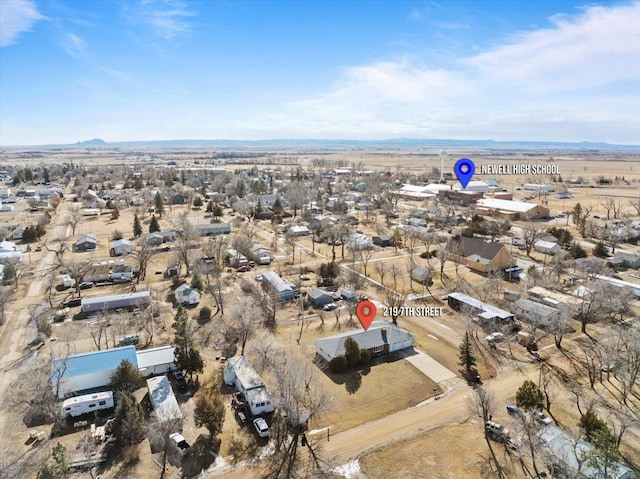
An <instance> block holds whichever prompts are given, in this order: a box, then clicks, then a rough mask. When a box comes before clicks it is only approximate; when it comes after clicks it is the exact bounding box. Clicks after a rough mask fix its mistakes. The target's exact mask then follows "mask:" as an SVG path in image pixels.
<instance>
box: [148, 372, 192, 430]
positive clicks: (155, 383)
mask: <svg viewBox="0 0 640 479" xmlns="http://www.w3.org/2000/svg"><path fill="white" fill-rule="evenodd" d="M147 388H148V389H149V399H150V400H151V405H152V406H153V410H154V411H155V413H156V417H157V418H158V421H160V422H161V423H162V422H167V421H179V420H181V419H183V418H184V416H183V415H182V411H181V410H180V406H178V401H177V400H176V397H175V395H174V394H173V389H171V383H170V382H169V379H168V378H167V376H166V375H164V374H163V375H162V376H156V377H154V378H149V379H147Z"/></svg>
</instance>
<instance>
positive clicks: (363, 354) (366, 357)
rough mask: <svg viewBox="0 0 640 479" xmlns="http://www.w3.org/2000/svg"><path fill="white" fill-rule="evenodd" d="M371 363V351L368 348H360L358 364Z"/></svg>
mask: <svg viewBox="0 0 640 479" xmlns="http://www.w3.org/2000/svg"><path fill="white" fill-rule="evenodd" d="M370 363H371V352H370V351H369V350H368V349H365V348H362V349H361V350H360V359H359V360H358V364H359V365H360V366H369V364H370Z"/></svg>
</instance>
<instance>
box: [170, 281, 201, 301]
mask: <svg viewBox="0 0 640 479" xmlns="http://www.w3.org/2000/svg"><path fill="white" fill-rule="evenodd" d="M174 294H175V297H176V301H177V302H178V303H180V304H183V305H188V306H194V305H196V304H198V303H199V302H200V292H199V291H198V290H197V289H195V288H192V287H190V286H188V285H186V284H183V285H180V286H178V287H177V288H176V290H175V292H174Z"/></svg>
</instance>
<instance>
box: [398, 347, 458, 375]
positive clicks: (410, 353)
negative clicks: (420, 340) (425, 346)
mask: <svg viewBox="0 0 640 479" xmlns="http://www.w3.org/2000/svg"><path fill="white" fill-rule="evenodd" d="M398 355H399V356H400V357H401V358H403V359H406V360H407V361H409V363H411V364H413V365H414V366H415V367H416V368H417V369H418V370H419V371H420V372H422V374H424V375H425V376H427V377H429V379H431V380H432V381H435V382H436V383H442V382H444V381H448V380H449V379H453V378H455V377H456V374H455V373H454V372H452V371H449V370H448V369H447V368H445V367H444V366H443V365H442V364H440V363H439V362H438V361H436V360H435V359H433V358H432V357H431V356H429V355H428V354H426V353H423V352H422V351H419V350H417V349H406V350H403V351H398Z"/></svg>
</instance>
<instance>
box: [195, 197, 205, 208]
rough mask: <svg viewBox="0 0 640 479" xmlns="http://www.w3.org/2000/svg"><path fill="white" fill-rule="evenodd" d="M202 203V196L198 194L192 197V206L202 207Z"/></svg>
mask: <svg viewBox="0 0 640 479" xmlns="http://www.w3.org/2000/svg"><path fill="white" fill-rule="evenodd" d="M202 204H203V203H202V198H201V197H200V196H196V197H195V198H194V199H193V206H194V208H198V209H200V208H202Z"/></svg>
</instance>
